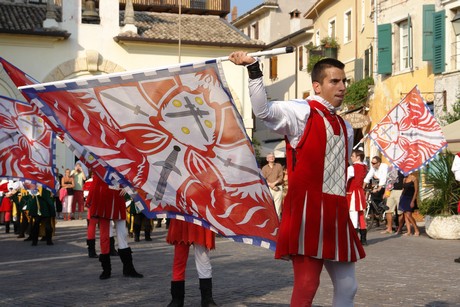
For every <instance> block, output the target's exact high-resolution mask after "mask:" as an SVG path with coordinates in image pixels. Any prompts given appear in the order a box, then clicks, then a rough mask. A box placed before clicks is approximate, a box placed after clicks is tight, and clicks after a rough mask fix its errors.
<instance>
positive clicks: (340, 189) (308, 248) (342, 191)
mask: <svg viewBox="0 0 460 307" xmlns="http://www.w3.org/2000/svg"><path fill="white" fill-rule="evenodd" d="M229 60H230V61H232V62H233V63H235V64H237V65H245V66H246V67H247V69H248V73H249V79H250V80H249V94H250V97H251V103H252V107H253V111H254V114H255V116H256V117H258V118H260V119H262V120H263V121H264V123H265V125H266V126H267V127H268V128H270V129H272V130H273V131H275V132H277V133H279V134H283V135H285V138H286V157H287V168H288V180H289V183H288V185H289V191H288V193H287V195H286V198H285V200H284V204H283V206H284V208H283V210H284V212H283V214H282V216H281V225H280V231H279V235H278V241H277V245H276V252H275V258H277V259H290V260H292V264H293V270H294V288H293V291H292V298H291V306H311V304H312V302H313V298H314V296H315V293H316V290H317V288H318V286H319V281H320V274H321V271H322V268H323V266H324V267H326V270H327V271H328V273H329V276H330V278H331V280H332V284H333V286H334V296H333V305H334V306H339V305H340V306H353V301H354V296H355V294H356V291H357V288H358V285H357V282H356V277H355V263H354V262H356V261H357V260H359V259H361V258H363V257H364V256H365V252H364V249H363V247H362V245H361V243H360V242H359V239H358V236H357V234H356V231H355V230H354V228H353V224H352V223H351V221H350V218H349V213H348V212H349V210H348V203H347V199H346V183H347V182H346V180H347V177H346V172H347V162H348V157H349V156H350V155H351V147H352V146H353V129H352V127H351V125H349V124H346V123H345V122H344V120H343V119H342V118H341V117H340V116H339V115H337V114H336V109H337V108H338V107H340V105H341V104H342V101H343V98H344V95H345V91H346V86H345V83H346V76H345V71H344V66H345V65H344V64H343V63H342V62H340V61H338V60H336V59H330V58H327V59H322V60H320V61H318V62H317V63H316V64H315V66H314V67H313V70H312V74H311V76H312V81H313V89H314V91H315V95H314V96H310V97H308V98H307V101H305V100H295V101H287V102H286V101H282V102H281V101H280V102H279V101H272V102H268V101H267V97H266V92H265V88H264V85H263V78H262V76H263V74H262V71H261V70H260V67H259V63H258V62H257V61H256V60H255V59H254V58H253V57H250V56H248V55H247V53H246V52H242V51H239V52H233V53H232V54H231V55H230V57H229Z"/></svg>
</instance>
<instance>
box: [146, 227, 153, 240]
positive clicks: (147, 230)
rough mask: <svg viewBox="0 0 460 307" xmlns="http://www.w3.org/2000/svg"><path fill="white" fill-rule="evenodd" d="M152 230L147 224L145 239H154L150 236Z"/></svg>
mask: <svg viewBox="0 0 460 307" xmlns="http://www.w3.org/2000/svg"><path fill="white" fill-rule="evenodd" d="M150 232H151V229H150V227H148V226H146V227H145V241H152V238H151V237H150Z"/></svg>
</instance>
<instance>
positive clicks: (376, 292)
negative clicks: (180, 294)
mask: <svg viewBox="0 0 460 307" xmlns="http://www.w3.org/2000/svg"><path fill="white" fill-rule="evenodd" d="M85 226H86V222H85V221H70V222H63V221H59V222H58V224H57V234H56V237H55V238H54V243H55V245H53V246H47V245H46V244H44V242H39V244H38V246H35V247H33V246H31V245H30V242H23V241H22V239H17V238H16V236H15V235H13V234H5V233H4V228H3V226H0V232H1V233H0V283H1V284H0V306H166V305H167V304H168V302H169V300H170V294H169V281H170V277H171V273H170V271H171V262H172V252H173V249H172V247H171V246H169V245H168V244H166V243H165V236H166V230H165V229H164V227H163V228H161V229H155V230H154V231H153V236H152V238H153V241H151V242H146V241H141V242H137V243H136V242H132V243H131V247H132V249H133V252H134V254H133V257H134V264H135V267H136V269H137V270H138V271H139V272H140V273H143V274H144V275H145V277H144V278H143V279H130V278H125V277H123V275H122V264H121V261H120V260H119V259H118V258H117V257H112V278H110V279H108V280H102V281H101V280H99V278H98V276H99V274H100V272H101V268H100V263H99V262H98V260H97V259H89V258H88V257H87V252H86V239H85ZM422 230H423V228H422ZM131 240H132V239H131ZM368 241H369V245H368V246H367V247H366V248H365V249H366V252H367V257H366V258H365V259H364V260H361V261H359V262H358V263H357V266H356V274H357V278H358V283H359V290H358V293H357V295H356V299H355V303H356V306H366V307H369V306H460V290H459V280H460V264H457V263H454V262H453V259H454V258H456V257H458V256H460V242H458V241H444V240H432V239H430V238H428V237H427V236H426V234H422V235H421V236H420V237H402V236H396V235H383V234H380V232H379V231H373V232H371V233H369V235H368ZM212 262H213V268H214V273H213V276H214V278H213V281H214V298H215V300H216V302H217V303H219V305H220V306H223V307H229V306H260V307H275V306H289V300H290V293H291V289H292V269H291V266H290V263H289V262H286V261H280V260H274V259H273V252H271V251H268V250H265V249H263V248H259V247H254V246H249V245H245V244H241V243H234V242H231V241H228V240H226V239H222V238H218V239H217V249H216V250H215V251H214V252H213V253H212ZM187 277H188V280H187V282H186V301H185V306H200V295H199V289H198V277H197V274H196V270H195V267H194V261H193V256H191V257H190V259H189V263H188V268H187ZM331 293H332V285H331V282H330V280H329V277H328V275H327V273H326V272H325V271H324V272H323V274H322V276H321V286H320V289H319V290H318V293H317V295H316V298H315V301H314V306H331V304H332V296H331Z"/></svg>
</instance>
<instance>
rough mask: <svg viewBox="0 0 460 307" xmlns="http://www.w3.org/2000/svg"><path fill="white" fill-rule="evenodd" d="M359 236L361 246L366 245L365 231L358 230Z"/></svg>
mask: <svg viewBox="0 0 460 307" xmlns="http://www.w3.org/2000/svg"><path fill="white" fill-rule="evenodd" d="M359 234H360V235H361V244H362V245H367V238H366V237H367V229H360V230H359Z"/></svg>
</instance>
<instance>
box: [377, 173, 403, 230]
mask: <svg viewBox="0 0 460 307" xmlns="http://www.w3.org/2000/svg"><path fill="white" fill-rule="evenodd" d="M403 181H404V174H403V173H401V172H400V171H398V170H397V169H395V168H394V169H392V170H391V171H389V172H388V179H387V185H386V191H385V195H384V198H386V200H387V202H386V205H387V206H388V210H387V211H385V218H386V221H387V228H386V229H385V230H384V231H382V232H381V233H382V234H392V233H393V215H395V214H396V215H398V219H399V221H398V229H397V231H396V233H397V234H399V233H400V231H401V228H402V226H403V223H404V213H403V212H402V211H400V210H399V200H400V199H401V193H402V189H403Z"/></svg>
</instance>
